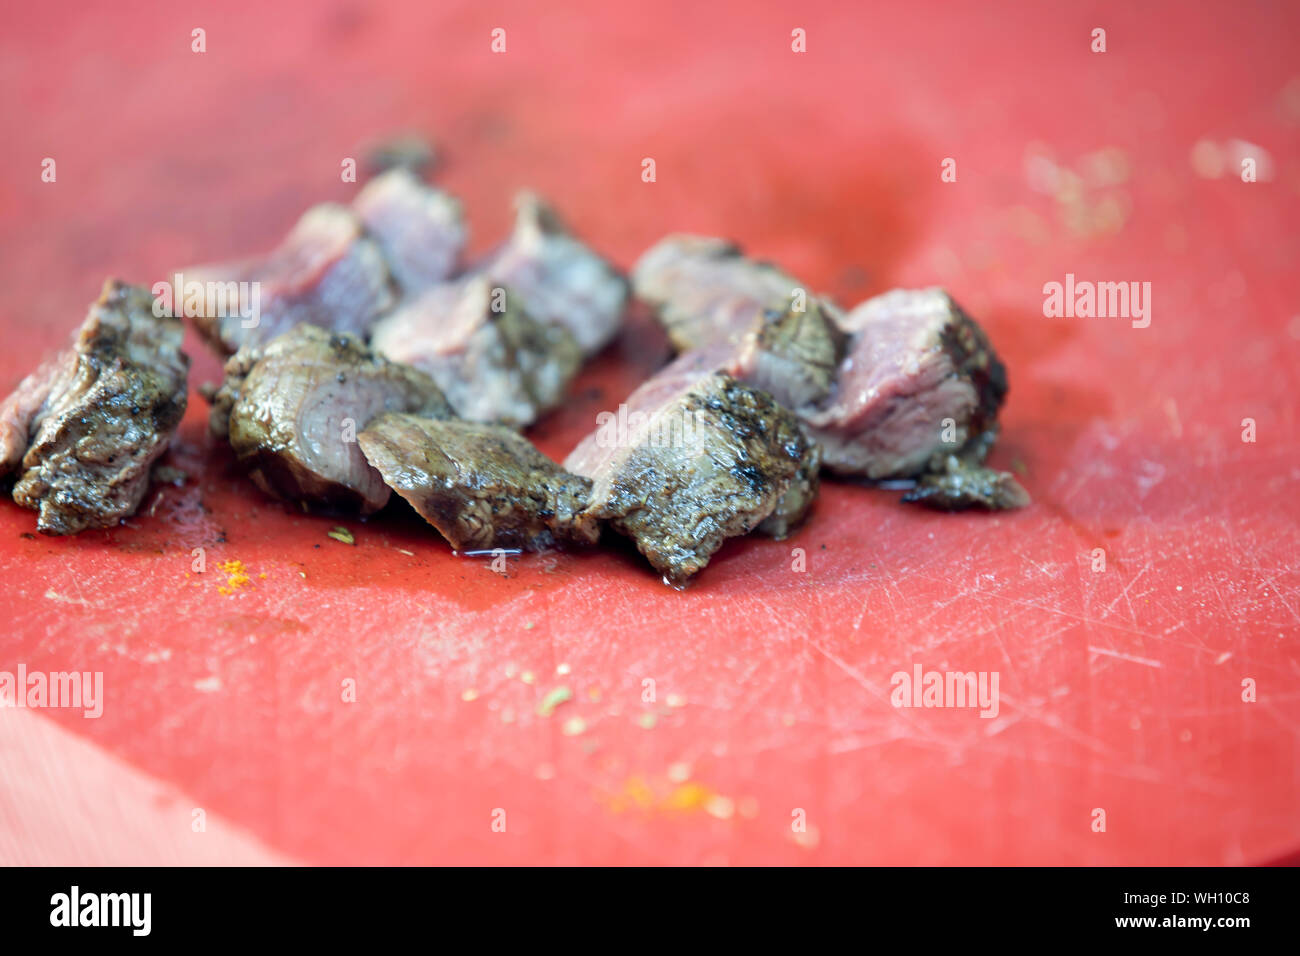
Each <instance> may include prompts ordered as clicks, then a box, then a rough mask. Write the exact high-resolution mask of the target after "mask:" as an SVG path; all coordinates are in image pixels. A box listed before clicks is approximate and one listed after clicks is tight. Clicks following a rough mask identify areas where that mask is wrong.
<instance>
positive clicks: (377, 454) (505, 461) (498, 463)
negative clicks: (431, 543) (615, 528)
mask: <svg viewBox="0 0 1300 956" xmlns="http://www.w3.org/2000/svg"><path fill="white" fill-rule="evenodd" d="M359 438H360V443H361V450H362V451H363V452H364V453H365V456H366V458H367V460H368V461H369V462H370V464H371V465H373V466H374V467H375V468H377V469H379V472H380V474H382V475H383V477H384V481H386V482H387V483H388V486H389V487H390V488H392V489H393V490H394V491H396V492H397V493H398V494H399V495H401V496H402V497H403V498H405V499H406V500H407V501H408V502H410V503H411V505H412V506H413V507H414V508H415V510H416V511H418V512H419V513H420V514H421V515H422V516H423V517H424V519H425V520H426V521H428V522H429V523H430V524H431V525H433V526H434V527H435V528H437V529H438V531H439V532H440V533H441V534H442V536H443V537H444V538H446V539H447V540H448V541H449V542H450V543H451V546H452V547H453V548H455V549H456V550H457V551H487V550H491V549H495V548H505V549H516V548H517V549H521V550H524V551H540V550H543V549H545V548H549V547H552V546H553V545H555V544H557V543H559V542H572V543H578V544H595V542H596V540H597V539H598V538H599V536H600V526H599V525H598V524H597V523H596V520H595V519H594V518H593V517H592V516H591V515H590V514H588V513H587V512H586V510H585V509H586V505H587V502H588V496H589V495H590V492H591V482H590V481H588V480H587V479H586V478H580V477H578V476H577V475H571V474H569V473H568V472H566V471H565V470H564V469H563V468H561V467H560V466H559V465H557V464H556V463H555V462H553V461H551V460H550V459H549V458H547V457H546V456H545V455H543V454H542V453H541V452H539V451H538V450H537V449H536V448H534V447H533V445H532V444H531V443H530V442H529V441H528V439H526V438H523V437H521V436H520V435H518V434H516V433H515V432H513V431H511V430H510V429H508V428H504V427H502V426H500V425H486V424H482V423H479V422H462V421H434V420H432V419H429V418H423V417H420V416H417V415H397V414H390V415H382V416H380V417H379V418H376V419H375V420H373V421H372V422H371V423H370V425H369V426H368V427H367V428H366V430H365V431H363V432H362V433H361V435H360V436H359Z"/></svg>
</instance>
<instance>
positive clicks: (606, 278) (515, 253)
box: [474, 193, 627, 355]
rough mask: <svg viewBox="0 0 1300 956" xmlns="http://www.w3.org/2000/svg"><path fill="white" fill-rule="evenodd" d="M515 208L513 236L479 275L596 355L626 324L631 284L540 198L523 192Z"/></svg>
mask: <svg viewBox="0 0 1300 956" xmlns="http://www.w3.org/2000/svg"><path fill="white" fill-rule="evenodd" d="M515 210H516V215H515V228H514V232H513V233H511V235H510V238H509V239H508V240H507V241H506V242H505V244H504V245H502V246H501V247H500V248H499V249H497V250H496V251H495V252H494V253H492V254H491V255H490V256H489V257H488V258H487V260H486V261H485V262H483V263H482V264H480V265H479V266H478V267H477V268H476V269H475V270H474V271H475V272H477V273H479V274H482V275H484V276H487V277H488V278H489V279H491V280H492V281H493V282H495V283H498V284H500V285H504V286H507V287H508V288H510V289H513V290H514V291H515V292H516V293H518V295H519V297H520V299H522V300H523V304H524V308H526V309H527V310H528V312H529V314H530V315H532V316H533V317H534V318H535V319H537V320H539V321H541V322H548V323H552V324H556V325H563V326H564V327H565V328H567V329H568V330H569V332H570V333H572V335H573V337H574V338H575V339H576V340H577V342H578V344H579V345H580V346H581V347H582V351H583V353H584V354H586V355H594V354H595V353H596V352H599V351H600V350H601V349H602V348H604V346H605V345H607V344H608V343H609V342H610V341H612V340H613V338H614V336H615V335H617V334H618V331H619V328H620V327H621V326H622V323H623V307H624V306H625V305H626V304H627V280H625V279H624V278H623V277H622V276H621V275H619V273H618V272H617V271H616V270H615V269H614V267H613V266H611V265H610V264H609V263H608V262H606V261H605V260H604V259H602V258H601V257H600V256H598V255H596V253H594V252H592V251H591V250H590V249H588V248H587V247H586V246H584V245H583V244H582V243H581V242H579V241H578V240H577V239H575V238H574V237H573V236H572V235H570V234H569V232H568V231H567V230H566V229H565V227H564V226H563V224H562V223H561V222H560V220H559V218H558V217H557V216H556V214H555V212H554V211H553V210H552V209H551V208H550V207H549V206H547V205H546V204H545V203H544V202H542V200H541V199H540V198H538V197H537V196H535V195H533V194H532V193H522V194H521V195H520V196H519V197H518V198H517V199H516V201H515Z"/></svg>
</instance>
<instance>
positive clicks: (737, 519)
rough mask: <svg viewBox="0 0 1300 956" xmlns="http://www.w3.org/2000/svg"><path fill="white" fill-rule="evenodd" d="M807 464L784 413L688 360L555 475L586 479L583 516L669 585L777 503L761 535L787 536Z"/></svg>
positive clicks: (649, 384)
mask: <svg viewBox="0 0 1300 956" xmlns="http://www.w3.org/2000/svg"><path fill="white" fill-rule="evenodd" d="M701 369H703V371H702V370H701ZM813 455H815V451H814V450H812V449H811V448H810V444H809V442H808V440H807V438H805V436H804V434H803V432H802V430H801V429H800V427H799V423H798V421H797V420H796V419H795V417H794V415H793V414H792V413H791V412H789V411H787V410H786V409H784V408H782V407H781V406H780V405H778V404H777V403H776V401H774V400H773V399H772V397H771V396H770V395H768V394H766V393H765V392H761V391H758V390H757V389H753V388H750V387H749V386H747V385H743V384H741V383H740V382H738V381H736V380H735V379H734V378H732V377H731V376H729V375H725V374H722V373H719V372H716V371H713V366H712V364H711V363H709V362H701V361H700V357H699V356H698V355H696V354H692V353H688V354H687V355H684V356H682V357H681V358H680V359H678V360H677V361H676V362H673V363H672V364H670V365H669V366H668V367H667V368H665V369H664V370H663V371H662V372H660V373H659V374H657V375H655V376H654V377H652V378H650V379H649V380H647V381H646V382H644V383H643V384H642V385H641V387H640V388H638V389H637V390H636V391H635V392H633V393H632V395H631V396H630V397H629V398H628V400H627V402H626V405H625V406H624V408H622V409H620V411H619V414H618V415H617V416H615V415H613V414H612V413H611V414H609V417H608V418H606V419H605V420H604V421H603V422H602V423H601V425H600V427H599V428H598V429H597V430H596V431H595V432H593V433H592V434H590V435H588V436H587V437H586V438H585V439H583V440H582V442H581V443H580V444H579V445H578V447H577V448H575V449H574V450H573V452H572V453H571V454H570V455H569V457H568V458H567V459H566V460H565V462H564V466H565V467H566V468H567V469H569V470H570V471H572V472H575V473H576V474H579V475H584V476H586V477H588V478H591V480H592V498H591V504H590V505H589V506H588V509H587V510H588V512H589V513H590V514H592V515H593V516H595V517H597V518H600V519H603V520H607V521H609V522H610V524H611V525H612V526H613V527H614V528H615V529H616V530H617V531H619V532H621V533H623V534H625V535H628V536H629V537H631V538H632V539H633V540H634V541H635V542H636V546H637V548H638V549H639V550H640V551H641V553H642V554H644V555H645V556H646V558H648V559H649V561H650V563H651V564H652V565H654V567H655V568H656V570H658V571H659V572H660V573H662V574H663V575H664V580H665V582H666V583H668V584H671V585H673V586H676V587H680V586H682V585H683V584H684V583H685V582H686V580H687V579H688V578H690V576H691V575H693V574H695V573H696V572H697V571H699V570H700V569H701V568H703V567H704V566H705V565H706V564H708V563H709V558H710V557H711V556H712V555H713V553H714V552H715V551H717V550H718V548H720V547H721V546H722V543H723V541H725V540H726V539H727V538H731V537H735V536H736V535H741V534H747V533H748V532H750V531H752V530H753V529H754V528H756V527H758V526H759V525H760V524H762V523H763V522H764V521H766V520H768V519H769V517H770V516H771V515H772V514H773V513H774V512H775V511H776V510H777V508H778V506H779V505H780V506H782V508H783V511H782V514H781V515H780V516H779V517H778V518H777V520H776V521H775V522H774V523H773V525H772V526H771V527H772V530H775V531H777V532H778V533H783V532H784V531H787V530H788V529H789V527H792V526H793V524H794V523H796V521H797V520H798V519H799V518H801V517H802V515H803V513H804V512H806V510H807V505H808V504H809V503H810V502H809V500H808V491H809V489H808V486H807V483H808V482H809V481H810V480H812V479H811V478H810V475H811V473H812V472H813V471H814V470H815V467H814V466H813V461H814V460H815V459H813V458H811V457H810V456H813ZM792 487H793V488H794V493H793V494H789V493H790V492H791V489H792Z"/></svg>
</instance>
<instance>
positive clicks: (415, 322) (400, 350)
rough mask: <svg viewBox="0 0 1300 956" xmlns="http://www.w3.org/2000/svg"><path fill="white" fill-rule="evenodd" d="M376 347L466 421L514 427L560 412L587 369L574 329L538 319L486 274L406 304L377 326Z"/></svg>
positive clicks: (373, 339)
mask: <svg viewBox="0 0 1300 956" xmlns="http://www.w3.org/2000/svg"><path fill="white" fill-rule="evenodd" d="M371 346H372V347H373V348H374V349H375V350H376V351H378V352H379V353H381V354H383V355H385V356H386V357H388V358H390V359H392V360H393V361H396V362H404V363H405V364H407V365H411V366H413V367H415V368H418V369H420V370H421V371H423V372H427V373H428V374H429V375H430V376H432V377H433V379H434V381H436V382H437V383H438V385H439V387H441V388H442V390H443V393H444V394H445V395H446V396H447V400H448V401H449V402H450V403H451V406H452V408H454V409H455V410H456V414H457V415H459V416H460V417H461V418H465V419H469V420H470V421H477V422H498V423H502V424H505V425H510V426H513V427H524V426H527V425H531V424H532V423H533V422H534V421H536V420H537V419H538V418H539V417H540V416H541V415H542V414H543V413H545V412H546V411H549V410H550V409H552V408H554V407H556V406H557V405H558V404H559V403H560V402H561V401H562V399H563V398H564V393H565V389H566V388H567V387H568V384H569V382H570V381H571V380H572V379H573V376H574V375H575V374H577V371H578V368H579V367H580V366H581V364H582V349H581V348H580V347H579V346H578V343H577V341H576V340H575V339H574V338H573V336H572V334H570V332H569V331H568V329H566V328H565V327H564V326H562V325H555V324H549V323H544V322H538V321H536V320H535V319H533V317H532V316H531V315H529V314H528V312H526V311H525V310H524V308H523V305H522V304H521V302H520V297H519V295H518V294H517V293H515V292H514V291H513V290H512V289H507V288H506V287H505V286H499V285H493V284H492V282H491V281H490V280H488V279H487V278H485V277H482V276H479V277H474V278H469V279H466V280H463V281H460V282H454V283H443V284H441V285H437V286H434V287H432V288H430V289H428V290H427V291H425V292H424V293H423V294H422V295H419V296H416V297H414V298H413V299H410V300H408V301H406V302H405V303H404V304H403V305H402V306H401V307H400V308H399V309H397V311H395V312H394V313H392V314H391V315H389V316H387V317H386V318H384V319H382V320H380V322H379V323H378V324H377V325H376V326H375V327H374V329H372V331H371Z"/></svg>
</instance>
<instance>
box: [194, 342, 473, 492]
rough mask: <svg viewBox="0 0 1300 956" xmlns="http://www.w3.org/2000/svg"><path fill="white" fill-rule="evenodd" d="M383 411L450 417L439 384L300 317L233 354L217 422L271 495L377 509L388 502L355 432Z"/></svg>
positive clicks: (216, 428) (217, 402)
mask: <svg viewBox="0 0 1300 956" xmlns="http://www.w3.org/2000/svg"><path fill="white" fill-rule="evenodd" d="M383 412H417V413H419V414H421V415H427V416H430V417H433V418H442V417H449V416H450V415H451V408H450V406H448V405H447V401H446V399H444V398H443V396H442V392H441V391H440V390H439V388H438V386H437V383H435V382H434V381H433V379H431V378H430V377H429V376H427V375H425V374H424V373H423V372H420V371H417V370H416V369H413V368H408V367H407V366H405V365H400V364H398V363H396V362H390V361H388V360H387V359H385V358H383V357H382V356H380V355H376V354H375V353H374V352H372V351H371V350H369V349H367V348H366V347H365V346H364V345H362V344H361V342H360V340H359V339H357V338H355V337H354V336H351V335H344V334H342V333H337V332H334V333H331V332H327V331H325V330H324V329H322V328H319V327H317V326H314V325H300V326H298V327H296V328H294V329H293V330H291V331H289V332H286V333H285V334H284V335H281V336H280V337H279V338H277V339H275V340H274V341H272V342H270V343H269V344H268V345H266V346H264V347H261V348H251V349H241V350H240V351H239V352H238V353H237V354H236V355H235V356H234V357H232V358H231V359H230V361H228V362H227V363H226V379H225V382H224V383H223V384H222V386H221V388H220V389H219V390H218V391H217V393H216V395H215V396H214V399H213V408H212V415H211V425H212V431H213V432H214V433H215V434H217V435H221V436H225V437H228V438H229V439H230V446H231V447H232V448H233V449H234V451H235V454H236V455H237V456H238V457H239V460H240V462H242V463H243V464H244V466H245V467H247V468H248V471H249V474H250V476H251V477H252V479H253V481H254V482H256V484H257V486H258V487H259V488H261V489H262V490H263V491H265V492H267V493H268V494H271V495H274V496H276V497H280V498H286V499H289V500H292V501H299V502H301V503H302V504H303V506H304V508H308V507H312V506H316V507H322V508H326V509H344V510H357V511H360V512H361V513H362V514H369V513H371V512H373V511H377V510H378V509H380V508H382V507H383V506H384V504H385V503H386V502H387V501H388V497H389V490H388V486H387V485H385V484H384V481H383V478H382V477H380V475H379V473H378V472H377V471H375V470H374V469H373V468H371V467H370V465H369V464H368V463H367V462H366V459H365V456H364V455H362V453H361V449H360V448H359V447H358V446H357V442H356V434H357V432H360V431H361V430H362V429H364V428H365V427H366V425H367V423H369V421H370V420H371V419H372V418H374V417H375V416H376V415H379V414H381V413H383Z"/></svg>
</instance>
